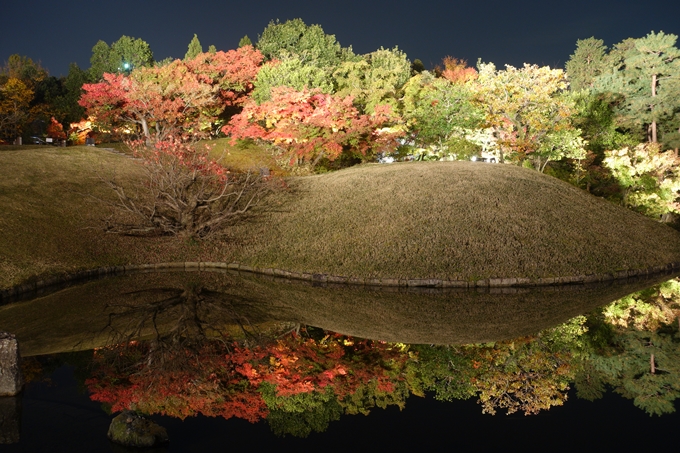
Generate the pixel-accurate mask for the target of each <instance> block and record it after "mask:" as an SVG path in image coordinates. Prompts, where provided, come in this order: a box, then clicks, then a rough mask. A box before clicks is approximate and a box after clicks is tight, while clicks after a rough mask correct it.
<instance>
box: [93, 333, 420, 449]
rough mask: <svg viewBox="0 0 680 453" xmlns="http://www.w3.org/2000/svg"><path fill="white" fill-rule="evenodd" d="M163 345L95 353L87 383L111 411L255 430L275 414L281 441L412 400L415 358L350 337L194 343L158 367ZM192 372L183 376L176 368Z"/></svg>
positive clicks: (131, 344)
mask: <svg viewBox="0 0 680 453" xmlns="http://www.w3.org/2000/svg"><path fill="white" fill-rule="evenodd" d="M154 347H155V345H154V343H153V342H151V343H146V342H145V343H142V342H129V343H127V344H124V345H120V346H113V347H109V348H103V349H99V350H97V351H96V352H95V357H94V359H95V365H96V366H95V368H94V373H93V375H92V377H91V378H90V379H88V380H87V382H86V384H87V386H88V388H89V390H90V392H91V398H92V399H93V400H96V401H101V402H104V403H108V404H110V405H111V410H112V411H119V410H123V409H135V410H139V411H141V412H144V413H148V414H153V413H160V414H165V415H171V416H176V417H180V418H185V417H187V416H192V415H197V414H203V415H207V416H220V417H224V418H230V417H239V418H243V419H246V420H249V421H251V422H255V421H257V420H260V419H262V418H265V417H268V415H271V417H272V418H271V421H270V423H271V425H272V429H273V430H274V431H275V432H277V433H279V434H286V433H289V434H293V435H299V436H302V435H307V434H309V433H310V432H311V431H321V430H324V429H325V428H326V427H327V425H328V423H329V422H330V421H331V420H335V419H337V418H338V416H339V414H340V413H343V412H345V413H351V414H352V413H359V412H360V413H368V411H369V410H370V408H372V407H376V406H377V407H386V406H387V405H389V404H397V405H399V406H400V407H403V405H404V400H405V398H406V397H407V396H408V390H407V387H406V384H405V382H404V377H403V370H404V367H405V363H406V361H407V358H408V356H407V354H406V353H405V352H404V351H403V350H402V349H401V348H397V347H393V346H391V345H388V344H386V343H381V342H373V341H370V340H355V339H352V338H350V337H344V336H341V335H336V334H333V335H325V336H324V337H323V338H321V339H314V338H309V337H306V336H300V335H297V334H295V333H290V334H287V335H284V336H283V337H281V338H279V339H277V340H274V341H270V342H269V343H268V344H262V343H261V344H259V345H254V346H250V347H247V346H245V345H244V344H238V343H233V342H232V343H228V342H226V341H224V338H220V339H212V340H208V339H206V340H205V341H202V342H200V344H199V346H196V345H195V344H194V345H193V347H191V348H189V347H187V345H186V344H182V345H181V346H179V347H175V348H173V349H172V351H173V352H172V353H171V354H169V353H168V352H167V350H166V355H165V356H164V361H163V362H160V361H158V360H157V359H156V358H155V354H156V352H155V351H154V350H153V348H154ZM176 361H179V362H180V363H182V362H183V363H184V364H185V366H182V367H172V366H169V365H168V364H170V363H176Z"/></svg>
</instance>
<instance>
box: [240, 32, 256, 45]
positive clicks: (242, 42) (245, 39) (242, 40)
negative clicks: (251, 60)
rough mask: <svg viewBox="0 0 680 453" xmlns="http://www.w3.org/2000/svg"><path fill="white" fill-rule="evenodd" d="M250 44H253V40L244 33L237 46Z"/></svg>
mask: <svg viewBox="0 0 680 453" xmlns="http://www.w3.org/2000/svg"><path fill="white" fill-rule="evenodd" d="M252 45H253V42H252V41H251V40H250V38H249V37H248V35H245V36H244V37H243V38H241V40H240V41H239V42H238V46H239V47H243V46H252Z"/></svg>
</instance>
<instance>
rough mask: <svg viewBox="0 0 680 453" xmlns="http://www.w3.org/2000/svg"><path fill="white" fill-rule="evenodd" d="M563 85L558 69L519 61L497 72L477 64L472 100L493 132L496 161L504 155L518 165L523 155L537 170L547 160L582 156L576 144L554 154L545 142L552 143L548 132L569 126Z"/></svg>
mask: <svg viewBox="0 0 680 453" xmlns="http://www.w3.org/2000/svg"><path fill="white" fill-rule="evenodd" d="M568 85H569V84H568V81H567V77H566V75H565V73H564V71H562V70H561V69H551V68H550V67H548V66H544V67H539V66H536V65H529V64H525V65H524V67H522V68H514V67H512V66H509V65H507V66H506V69H505V70H502V71H501V70H497V69H496V67H495V66H494V65H493V64H492V63H490V64H484V63H480V64H479V77H478V78H477V80H476V82H475V83H473V84H472V85H471V86H472V87H473V89H474V92H475V97H474V102H475V103H476V105H478V106H479V107H480V108H481V109H482V110H483V111H484V115H485V119H484V122H485V124H486V126H487V127H490V128H491V129H492V130H493V132H494V135H495V137H496V140H497V143H498V145H499V148H498V149H499V156H498V157H499V161H500V162H503V161H504V160H505V158H506V157H507V158H510V159H511V160H514V161H517V162H519V163H522V162H524V161H525V160H527V159H529V160H530V161H532V163H533V165H534V167H535V168H536V169H537V170H539V171H542V170H543V169H544V168H545V163H546V162H547V161H548V160H557V159H558V158H562V157H576V156H580V155H583V156H585V151H584V150H583V149H582V148H581V149H578V147H572V146H569V147H564V148H561V152H557V153H556V152H555V148H553V147H550V146H547V145H546V142H549V141H552V142H553V143H554V142H556V141H557V137H556V136H555V135H553V134H557V133H562V131H573V130H574V127H573V125H572V124H571V121H570V119H571V117H572V115H573V114H574V113H575V108H574V101H573V100H572V99H571V98H570V97H568V96H566V95H565V90H566V89H567V87H568ZM569 134H570V135H571V134H572V132H570V133H569ZM551 136H552V138H551Z"/></svg>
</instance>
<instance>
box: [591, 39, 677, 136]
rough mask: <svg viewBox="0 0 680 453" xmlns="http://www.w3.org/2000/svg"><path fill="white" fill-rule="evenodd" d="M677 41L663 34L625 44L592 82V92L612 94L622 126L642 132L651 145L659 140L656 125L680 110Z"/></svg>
mask: <svg viewBox="0 0 680 453" xmlns="http://www.w3.org/2000/svg"><path fill="white" fill-rule="evenodd" d="M676 41H677V36H675V35H667V34H664V33H663V32H659V33H654V32H651V33H650V34H648V35H647V36H646V37H644V38H639V39H629V40H626V41H624V42H622V43H620V44H618V45H617V46H616V47H615V49H614V50H613V51H612V52H610V55H609V59H608V63H609V65H610V68H611V70H609V71H605V72H603V74H602V75H601V76H599V77H598V78H597V79H596V81H595V89H597V90H598V91H601V92H607V93H612V94H613V96H614V99H613V102H614V105H615V106H616V110H617V112H618V113H619V115H620V118H621V120H622V123H623V125H625V126H627V127H630V128H633V129H637V130H639V131H642V132H644V133H645V134H646V136H647V139H648V141H650V142H652V143H656V142H657V140H658V126H659V124H660V123H662V122H666V121H669V120H670V119H672V118H673V116H674V115H675V113H676V112H677V110H678V108H680V104H679V103H678V101H677V99H678V94H679V93H680V82H678V77H679V76H680V50H679V49H678V48H677V47H675V43H676ZM676 127H677V126H676Z"/></svg>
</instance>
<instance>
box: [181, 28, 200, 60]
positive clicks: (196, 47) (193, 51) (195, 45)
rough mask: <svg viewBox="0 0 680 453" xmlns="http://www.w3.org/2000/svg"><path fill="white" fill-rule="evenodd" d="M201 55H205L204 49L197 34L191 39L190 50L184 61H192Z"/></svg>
mask: <svg viewBox="0 0 680 453" xmlns="http://www.w3.org/2000/svg"><path fill="white" fill-rule="evenodd" d="M201 53H203V47H202V46H201V42H200V41H199V40H198V36H197V35H196V33H194V37H193V38H192V39H191V42H189V49H187V53H186V54H184V60H185V61H186V60H192V59H193V58H196V56H197V55H198V54H201Z"/></svg>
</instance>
